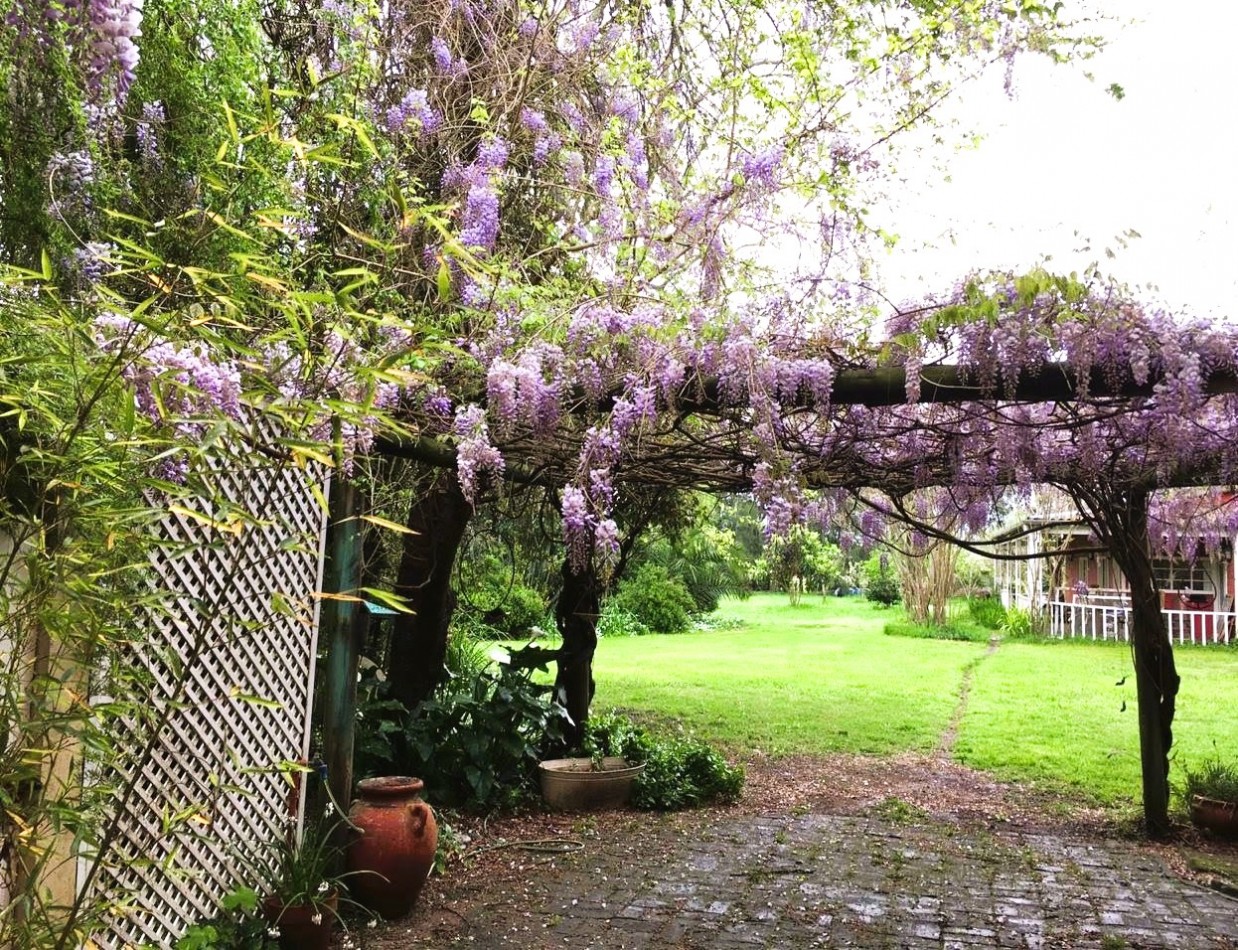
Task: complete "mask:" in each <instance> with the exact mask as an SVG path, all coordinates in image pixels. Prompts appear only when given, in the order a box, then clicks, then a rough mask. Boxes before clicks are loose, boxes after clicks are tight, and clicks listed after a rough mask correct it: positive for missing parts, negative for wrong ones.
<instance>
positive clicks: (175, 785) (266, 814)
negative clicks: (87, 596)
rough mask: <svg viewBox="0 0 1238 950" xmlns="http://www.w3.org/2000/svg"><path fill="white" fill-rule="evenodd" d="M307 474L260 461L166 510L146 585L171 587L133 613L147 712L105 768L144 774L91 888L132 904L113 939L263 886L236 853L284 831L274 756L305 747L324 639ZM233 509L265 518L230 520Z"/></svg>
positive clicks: (155, 938)
mask: <svg viewBox="0 0 1238 950" xmlns="http://www.w3.org/2000/svg"><path fill="white" fill-rule="evenodd" d="M311 478H312V476H311V475H308V474H307V473H306V472H305V471H302V470H298V469H295V468H292V467H289V466H287V465H281V464H278V463H275V462H269V461H266V462H263V461H259V460H255V463H254V464H253V465H247V466H246V467H245V468H244V469H243V470H235V471H219V472H217V473H216V476H215V481H216V489H217V490H216V493H215V496H214V497H213V498H212V499H211V501H210V502H209V505H208V504H207V503H205V502H204V503H203V505H202V507H200V508H197V509H196V510H195V508H194V507H193V506H191V505H188V504H185V503H183V502H178V504H177V505H176V506H173V507H172V508H171V510H170V511H169V514H168V515H167V516H166V517H165V518H164V519H163V522H162V525H161V529H162V538H161V540H162V541H163V542H165V543H163V544H161V545H160V546H159V552H160V553H159V554H158V555H157V556H156V557H154V558H153V559H152V563H151V575H150V583H151V585H152V588H155V589H159V590H162V591H165V592H167V596H164V597H161V598H159V601H160V607H159V608H158V609H156V608H145V607H142V608H139V609H138V611H137V615H136V617H135V622H136V624H137V625H138V626H139V627H140V628H141V632H140V634H139V636H138V637H136V638H135V639H136V640H137V641H138V642H139V643H140V644H141V646H140V647H139V648H138V649H137V650H136V651H135V653H134V657H133V662H135V663H137V664H139V665H140V668H141V669H142V670H143V672H144V673H146V674H148V676H149V683H150V698H149V704H148V709H149V713H150V715H149V718H148V719H146V720H144V721H142V722H137V721H135V722H133V723H132V729H133V734H132V736H126V737H119V738H118V742H117V747H118V748H119V749H120V750H121V756H120V758H119V761H109V762H107V763H106V765H104V764H103V763H96V764H95V766H94V767H95V768H96V770H100V771H101V770H102V769H104V768H106V770H107V773H108V774H107V778H108V780H109V781H110V782H112V783H117V782H119V785H120V786H121V787H124V786H125V785H126V784H127V781H128V780H130V779H133V778H134V773H135V771H138V770H140V774H138V775H137V776H136V781H134V782H133V783H132V795H131V797H130V799H129V801H128V807H126V808H125V809H124V813H123V814H122V815H121V817H120V834H119V836H118V838H117V840H116V844H115V849H114V851H112V852H109V855H108V856H107V857H106V858H105V860H104V861H103V862H102V863H101V864H100V865H99V867H98V868H97V869H96V870H95V872H94V877H93V880H92V881H91V884H90V887H91V890H92V892H94V893H95V894H96V895H98V896H100V897H103V898H105V899H107V900H110V901H115V902H116V903H117V906H118V907H123V908H124V910H123V911H120V912H118V913H116V914H114V915H113V916H112V918H111V924H110V926H109V928H108V930H107V931H106V932H104V933H99V934H96V935H95V938H94V939H95V942H96V943H97V944H98V945H99V946H100V947H102V948H106V950H119V948H123V947H126V946H133V945H139V946H140V945H150V944H153V945H155V946H169V945H170V944H171V943H172V942H173V941H174V940H175V938H176V937H177V936H178V935H179V934H180V933H181V932H182V931H183V930H184V928H185V926H186V924H187V923H189V922H191V921H193V920H200V919H203V918H205V917H209V916H210V915H212V914H213V913H215V912H216V909H217V908H218V902H219V899H220V897H222V896H223V895H224V894H225V893H227V892H228V891H229V890H231V889H232V888H233V887H234V886H235V885H236V884H238V883H242V882H247V883H250V884H252V883H253V880H252V879H253V870H254V869H253V868H252V866H247V865H246V863H245V861H244V860H243V859H239V858H238V855H242V854H246V853H248V854H250V855H251V856H252V855H253V854H254V853H255V849H258V848H261V847H262V846H263V844H264V843H269V842H271V841H273V840H275V839H276V837H277V836H278V835H279V834H280V833H281V831H282V829H283V827H284V822H285V820H286V818H285V816H286V815H287V813H288V807H287V806H288V796H289V790H290V786H289V783H288V781H287V779H286V777H285V775H283V774H281V772H280V770H279V764H280V763H281V762H295V761H297V760H300V759H303V758H304V757H305V756H306V754H307V752H308V745H309V721H310V708H311V704H312V698H313V677H314V657H315V653H316V650H317V629H318V606H317V605H318V600H317V598H316V597H315V594H316V593H317V591H319V589H320V585H321V582H322V556H323V539H324V536H325V526H326V512H325V511H324V510H323V508H322V504H321V502H320V500H319V499H321V498H322V495H321V494H318V495H317V496H316V493H315V491H314V490H313V488H312V487H311ZM236 511H245V512H249V513H251V514H252V515H253V516H255V517H256V518H257V522H256V523H249V522H248V519H246V523H245V524H244V526H243V527H239V528H237V527H235V524H236V523H234V527H233V530H227V528H226V527H221V525H226V524H227V523H229V519H230V518H231V515H230V514H229V513H230V512H236ZM211 521H214V522H215V523H214V524H212V523H211ZM181 681H183V686H179V687H178V682H181ZM165 713H166V719H164V718H162V714H165ZM151 723H161V724H162V728H160V729H158V730H157V731H155V730H153V729H152V727H151ZM152 735H153V736H154V740H153V748H152V749H151V752H150V754H149V755H146V756H143V755H142V750H143V748H144V747H146V746H147V745H148V744H149V737H150V736H152ZM88 867H89V866H88V865H86V864H85V863H83V873H85V871H86V868H88Z"/></svg>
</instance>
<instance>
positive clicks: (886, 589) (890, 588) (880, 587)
mask: <svg viewBox="0 0 1238 950" xmlns="http://www.w3.org/2000/svg"><path fill="white" fill-rule="evenodd" d="M864 596H865V597H866V598H868V599H869V600H871V601H873V602H874V603H877V604H881V605H882V606H883V607H889V606H891V605H892V604H897V603H898V601H899V597H900V596H901V594H900V592H899V589H898V581H897V580H895V578H894V575H893V574H892V573H890V572H889V571H882V572H881V573H879V574H876V575H874V576H873V577H872V578H870V579H869V581H868V585H867V586H866V587H865V588H864Z"/></svg>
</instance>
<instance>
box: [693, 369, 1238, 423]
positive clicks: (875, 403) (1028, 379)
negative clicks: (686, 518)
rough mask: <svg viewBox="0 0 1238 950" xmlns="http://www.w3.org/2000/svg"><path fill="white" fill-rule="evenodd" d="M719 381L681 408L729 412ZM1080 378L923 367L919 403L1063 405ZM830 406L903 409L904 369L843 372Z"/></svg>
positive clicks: (1222, 387) (1108, 385)
mask: <svg viewBox="0 0 1238 950" xmlns="http://www.w3.org/2000/svg"><path fill="white" fill-rule="evenodd" d="M1159 381H1160V378H1159V377H1156V376H1153V377H1150V378H1149V379H1148V380H1147V381H1146V382H1144V383H1137V382H1136V381H1135V379H1134V377H1133V376H1132V375H1131V374H1130V372H1129V371H1125V372H1122V373H1120V374H1119V375H1118V377H1117V378H1116V379H1114V378H1113V374H1108V375H1106V374H1105V373H1103V372H1102V371H1101V369H1100V368H1094V369H1092V371H1091V373H1090V374H1089V376H1088V387H1087V392H1088V398H1089V399H1096V398H1105V399H1138V398H1146V397H1148V396H1151V395H1153V394H1154V391H1155V387H1156V384H1157V383H1158V382H1159ZM720 392H721V391H720V386H719V383H718V380H717V379H709V380H705V381H704V382H703V383H700V384H699V385H697V386H693V387H689V388H686V390H685V392H684V393H683V394H682V396H681V398H680V400H679V403H678V406H679V408H680V409H682V410H685V411H688V412H703V413H708V412H717V411H719V410H720V409H723V408H725V405H726V402H725V400H724V399H723V398H722V397H721V394H720ZM1079 392H1080V388H1079V374H1078V373H1077V372H1076V371H1075V370H1074V369H1073V368H1072V367H1070V366H1069V365H1067V364H1066V363H1045V364H1043V365H1042V366H1041V367H1039V368H1038V369H1037V371H1036V372H1035V373H1030V372H1022V373H1020V374H1019V377H1018V379H1017V380H1016V381H1015V382H1014V385H1013V386H1009V387H1008V386H1007V383H1006V380H1005V378H1004V377H1003V375H1002V373H1001V372H998V374H997V376H996V378H995V380H994V382H993V384H992V385H990V386H983V385H980V384H979V383H977V382H976V381H975V380H974V379H970V378H969V377H968V375H967V374H965V373H964V372H962V371H960V369H959V367H957V366H946V365H940V366H925V367H922V368H921V370H920V398H919V399H917V400H916V402H917V403H963V402H1065V401H1070V400H1076V399H1079V398H1080V396H1079ZM1204 392H1205V393H1207V394H1208V395H1221V394H1223V393H1236V392H1238V375H1236V374H1235V373H1233V372H1231V371H1229V370H1217V371H1214V372H1212V373H1210V374H1209V376H1208V378H1207V379H1205V380H1204ZM830 403H831V405H835V406H866V407H869V408H880V407H882V406H899V405H906V404H907V374H906V372H905V371H904V370H903V367H901V366H882V367H877V368H875V369H846V370H841V371H840V372H839V373H838V375H837V376H836V377H835V379H834V385H833V387H832V389H831V394H830ZM813 404H814V400H813V396H812V394H811V393H809V392H804V391H801V392H800V393H798V394H797V396H796V399H795V400H794V401H793V402H792V403H790V404H789V405H788V408H812V406H813Z"/></svg>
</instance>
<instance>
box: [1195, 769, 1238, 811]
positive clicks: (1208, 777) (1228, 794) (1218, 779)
mask: <svg viewBox="0 0 1238 950" xmlns="http://www.w3.org/2000/svg"><path fill="white" fill-rule="evenodd" d="M1192 795H1202V796H1204V797H1205V798H1215V799H1217V800H1218V801H1222V802H1238V763H1227V762H1222V761H1221V760H1220V759H1205V760H1204V762H1203V764H1202V765H1200V767H1199V768H1198V769H1191V768H1183V770H1182V797H1183V799H1184V800H1185V801H1187V802H1188V803H1189V802H1190V800H1191V796H1192Z"/></svg>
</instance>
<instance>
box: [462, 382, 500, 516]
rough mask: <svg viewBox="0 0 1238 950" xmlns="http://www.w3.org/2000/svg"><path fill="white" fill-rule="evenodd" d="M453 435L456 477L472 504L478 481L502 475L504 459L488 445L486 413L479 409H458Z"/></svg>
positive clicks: (488, 433) (471, 406)
mask: <svg viewBox="0 0 1238 950" xmlns="http://www.w3.org/2000/svg"><path fill="white" fill-rule="evenodd" d="M453 429H454V432H455V435H456V477H457V479H459V482H460V490H461V491H462V492H463V493H464V497H465V498H467V499H468V500H469V503H470V504H472V503H473V502H475V501H476V499H477V489H478V479H479V477H480V476H481V475H482V473H484V472H487V471H488V472H491V473H493V474H496V475H497V474H499V473H501V472H502V471H503V468H504V461H503V456H502V454H501V453H500V452H499V450H498V449H496V448H495V447H494V446H493V445H491V444H490V430H489V427H488V426H487V425H486V413H485V410H484V409H482V408H481V407H480V406H474V405H470V406H461V407H460V408H459V409H457V410H456V421H455V425H454V426H453Z"/></svg>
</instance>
